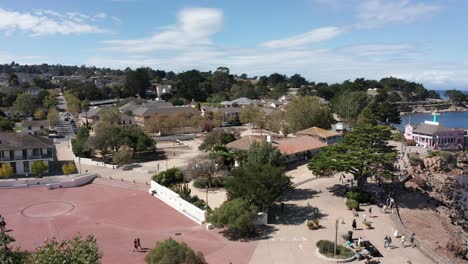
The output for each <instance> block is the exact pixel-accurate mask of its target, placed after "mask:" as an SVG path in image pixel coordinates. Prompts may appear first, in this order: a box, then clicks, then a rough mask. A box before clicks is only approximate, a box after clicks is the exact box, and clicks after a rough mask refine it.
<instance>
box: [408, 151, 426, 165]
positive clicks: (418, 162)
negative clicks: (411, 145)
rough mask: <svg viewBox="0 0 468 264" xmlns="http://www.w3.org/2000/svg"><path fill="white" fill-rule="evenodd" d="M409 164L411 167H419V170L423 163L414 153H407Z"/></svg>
mask: <svg viewBox="0 0 468 264" xmlns="http://www.w3.org/2000/svg"><path fill="white" fill-rule="evenodd" d="M408 158H409V162H410V164H411V165H413V166H418V165H420V166H421V168H424V162H423V161H422V159H421V158H420V157H419V155H418V154H416V153H409V157H408Z"/></svg>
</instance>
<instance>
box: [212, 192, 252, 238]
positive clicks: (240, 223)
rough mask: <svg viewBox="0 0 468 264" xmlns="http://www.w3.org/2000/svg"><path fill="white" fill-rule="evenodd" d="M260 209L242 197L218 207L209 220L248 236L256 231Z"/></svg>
mask: <svg viewBox="0 0 468 264" xmlns="http://www.w3.org/2000/svg"><path fill="white" fill-rule="evenodd" d="M257 213H258V210H257V208H256V207H255V206H253V205H251V204H250V203H249V202H247V201H245V200H244V199H242V198H236V199H233V200H230V201H227V202H224V203H223V205H221V207H219V208H216V209H215V210H214V211H213V213H212V214H211V215H210V216H209V218H208V220H209V221H210V222H211V223H212V224H213V225H214V226H216V227H227V229H228V230H229V231H230V232H231V233H233V234H236V235H240V236H248V235H251V234H252V233H254V231H255V220H256V219H257Z"/></svg>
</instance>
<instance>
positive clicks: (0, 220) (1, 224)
mask: <svg viewBox="0 0 468 264" xmlns="http://www.w3.org/2000/svg"><path fill="white" fill-rule="evenodd" d="M5 226H6V222H5V218H3V216H2V217H1V218H0V230H1V231H2V232H3V231H5Z"/></svg>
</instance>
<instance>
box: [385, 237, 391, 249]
mask: <svg viewBox="0 0 468 264" xmlns="http://www.w3.org/2000/svg"><path fill="white" fill-rule="evenodd" d="M391 246H392V236H385V238H384V248H391Z"/></svg>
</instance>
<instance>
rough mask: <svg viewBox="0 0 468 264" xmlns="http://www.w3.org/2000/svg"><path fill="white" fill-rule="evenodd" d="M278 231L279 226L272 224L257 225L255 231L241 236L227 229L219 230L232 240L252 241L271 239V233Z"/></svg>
mask: <svg viewBox="0 0 468 264" xmlns="http://www.w3.org/2000/svg"><path fill="white" fill-rule="evenodd" d="M276 231H278V228H276V227H273V226H270V225H261V226H257V227H256V229H255V232H254V233H252V234H250V235H248V236H240V235H239V234H238V233H233V232H230V231H229V230H227V229H223V230H221V231H219V233H220V234H222V235H223V236H224V237H225V238H227V239H228V240H231V241H240V242H250V241H258V240H265V239H269V238H271V237H272V236H271V234H272V233H274V232H276Z"/></svg>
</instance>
